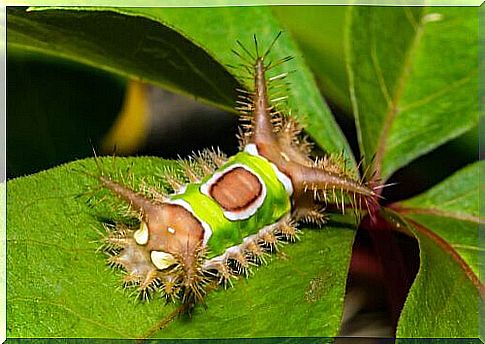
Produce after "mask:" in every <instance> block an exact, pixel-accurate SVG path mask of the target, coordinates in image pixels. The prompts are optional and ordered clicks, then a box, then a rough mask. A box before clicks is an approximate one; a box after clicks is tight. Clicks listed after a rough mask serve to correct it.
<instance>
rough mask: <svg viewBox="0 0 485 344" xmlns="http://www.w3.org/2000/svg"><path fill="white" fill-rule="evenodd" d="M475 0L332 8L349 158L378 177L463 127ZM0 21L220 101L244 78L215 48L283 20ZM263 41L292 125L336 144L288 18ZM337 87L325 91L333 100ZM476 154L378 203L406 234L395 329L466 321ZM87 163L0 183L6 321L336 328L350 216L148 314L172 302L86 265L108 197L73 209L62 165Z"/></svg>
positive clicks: (200, 12)
mask: <svg viewBox="0 0 485 344" xmlns="http://www.w3.org/2000/svg"><path fill="white" fill-rule="evenodd" d="M476 14H477V13H476V10H475V9H471V8H460V9H458V8H424V7H423V8H373V7H354V8H349V13H348V16H347V18H346V21H345V23H344V26H345V29H346V31H345V53H346V60H345V61H346V68H347V71H348V76H349V85H350V93H349V94H350V98H351V103H352V107H353V110H354V114H355V119H356V127H357V133H358V138H359V144H360V149H361V152H362V155H363V157H364V159H365V160H364V163H365V164H366V166H369V168H371V169H372V168H375V169H376V176H375V178H381V182H385V181H386V180H387V179H388V178H389V177H390V176H391V175H392V174H393V173H394V172H395V171H396V170H398V169H399V168H401V167H403V166H405V165H406V164H408V163H409V162H411V161H412V160H414V159H416V158H417V157H419V156H421V155H423V154H425V153H427V152H429V151H431V150H432V149H434V148H436V147H438V146H439V145H441V144H443V143H444V142H446V141H448V140H450V139H452V138H454V137H457V136H458V135H460V134H462V133H464V132H466V131H468V130H470V129H471V128H473V127H475V126H476V125H477V123H478V113H477V112H478V111H477V96H476V94H477V92H476V87H477V84H476V77H477V59H476V51H477V45H478V44H477V25H476V18H477V16H476ZM7 19H8V30H9V31H8V37H9V42H8V44H9V46H12V47H15V48H19V49H26V50H29V51H35V52H41V53H45V54H51V55H59V56H62V57H65V58H68V59H71V60H74V61H78V62H82V63H86V64H89V65H91V66H94V67H97V68H100V69H104V70H106V71H109V72H113V73H116V74H119V75H122V76H126V77H130V78H137V79H141V80H145V81H147V82H151V83H153V84H156V85H159V86H162V87H165V88H168V89H170V90H174V91H176V92H179V93H184V94H188V95H191V96H193V97H196V98H199V99H201V100H203V101H205V102H207V103H211V104H214V105H216V106H219V107H221V108H226V109H228V108H232V105H233V102H234V99H235V96H234V89H235V88H236V87H237V85H238V84H246V83H247V82H250V81H248V80H245V79H243V78H241V77H240V76H239V75H238V74H237V72H235V71H234V70H233V69H230V68H228V67H227V66H228V65H235V64H237V63H238V58H237V57H236V56H234V55H233V54H231V52H230V50H231V49H230V48H231V47H234V45H235V42H236V40H241V41H242V42H243V43H244V45H246V46H250V45H251V44H252V43H251V39H252V38H251V36H252V35H251V33H253V32H256V33H257V36H258V40H259V42H260V45H261V46H263V47H264V46H267V45H268V44H269V42H271V40H272V39H273V38H274V36H275V35H276V33H278V32H279V31H280V30H282V29H283V28H282V26H281V24H279V23H278V21H277V20H276V19H275V17H274V15H273V13H272V11H271V9H270V8H264V7H258V8H250V7H248V8H235V7H234V8H229V7H228V8H190V9H176V8H171V9H168V8H166V9H164V8H156V9H153V8H126V9H124V8H95V7H91V8H44V9H37V10H36V11H25V10H24V9H19V8H10V9H9V11H8V16H7ZM443 47H445V48H443ZM272 54H273V57H274V58H275V59H277V58H281V57H285V56H287V55H291V56H294V57H295V59H294V60H292V61H290V62H289V63H288V64H286V65H285V66H284V69H295V70H296V72H295V73H292V74H290V76H289V81H290V86H289V107H290V108H292V109H293V111H294V112H293V114H294V115H296V116H297V117H300V119H301V120H302V122H303V124H304V126H305V128H306V131H307V132H308V133H309V134H310V135H311V137H312V138H313V140H314V141H315V142H316V143H317V144H318V146H319V147H320V148H322V149H323V150H325V151H327V152H330V153H334V152H337V153H338V152H340V151H342V150H343V151H344V152H345V154H346V155H347V156H348V157H349V158H352V154H351V153H350V149H349V148H348V147H349V145H348V143H347V141H346V139H345V137H344V136H343V134H342V132H341V131H340V129H339V127H338V125H337V124H336V122H335V120H334V118H333V115H332V114H331V112H330V110H329V108H328V107H327V106H326V105H325V104H324V102H323V101H322V99H321V97H320V93H319V90H318V88H317V86H316V83H315V81H314V79H313V76H312V74H311V72H310V69H309V68H308V67H307V65H306V62H305V58H304V56H302V54H301V52H300V50H299V48H298V46H297V44H296V43H295V42H294V41H293V39H292V38H291V36H290V35H289V34H285V35H283V37H282V38H281V40H280V41H279V42H278V44H277V45H276V46H275V47H274V49H273V51H272ZM322 63H323V62H322ZM279 68H283V66H281V67H279ZM321 77H322V76H321V75H320V76H319V78H321ZM337 93H338V92H337ZM343 94H345V93H342V94H340V95H339V96H337V97H340V99H341V102H342V104H343V103H345V100H342V99H343V98H345V96H344V95H343ZM201 148H202V147H201ZM167 163H169V162H167V161H163V160H159V159H155V158H129V159H121V158H119V159H117V164H118V165H117V168H123V169H127V168H130V170H131V172H132V173H133V175H134V176H148V175H150V174H152V173H153V171H154V170H156V169H157V168H160V167H161V166H163V165H164V164H167ZM130 166H131V167H130ZM366 166H364V167H366ZM481 167H483V164H481V163H476V164H473V165H472V166H469V167H466V168H465V169H463V170H462V171H459V172H458V173H456V174H455V175H453V176H452V177H450V178H449V179H447V180H445V181H443V182H442V183H441V184H440V185H437V186H436V187H434V188H433V189H431V190H429V191H428V192H426V193H424V194H422V195H419V196H416V197H415V198H412V199H410V200H406V201H402V202H399V203H394V204H391V205H389V206H386V207H383V210H382V211H381V214H380V216H381V217H382V218H385V219H386V220H387V221H388V223H389V224H392V225H393V226H394V229H395V230H400V231H403V232H406V233H408V234H409V235H414V236H415V237H416V238H417V240H418V242H419V245H420V259H421V262H420V264H421V265H420V270H419V273H418V275H417V277H416V280H415V282H414V284H413V286H412V288H411V290H410V293H409V296H408V298H407V301H406V303H405V305H404V309H403V311H402V316H401V319H400V321H399V324H398V329H397V335H398V336H400V337H426V336H433V337H455V336H457V337H475V336H477V334H478V333H477V332H478V324H477V321H478V320H477V319H478V317H477V314H478V304H477V303H478V299H479V296H480V295H481V293H483V285H482V283H481V282H480V281H479V280H478V277H477V276H478V270H479V264H478V257H477V255H478V252H479V248H478V243H477V241H478V224H479V223H481V222H482V220H481V219H480V218H479V214H478V190H479V184H478V170H479V169H480V168H481ZM91 169H94V163H93V161H92V160H90V159H88V160H86V161H80V162H72V163H69V164H67V165H63V166H60V167H57V168H54V169H51V170H48V171H45V172H41V173H38V174H36V175H32V176H28V177H24V178H19V179H16V180H12V181H10V182H9V183H8V185H7V195H8V200H7V206H8V207H7V208H8V214H7V220H8V229H7V239H8V256H7V257H8V258H7V265H8V276H7V277H8V281H9V283H8V295H9V299H8V305H7V306H8V308H7V311H8V314H9V318H8V323H7V327H8V329H7V330H8V332H7V333H8V335H9V336H12V337H30V336H32V337H145V336H153V337H157V338H158V337H159V338H162V337H170V338H173V337H177V338H184V337H266V336H335V335H337V334H338V331H339V326H340V319H341V314H342V307H343V298H344V292H345V281H346V274H347V269H348V265H349V260H350V256H351V246H352V241H353V238H354V233H355V228H356V226H355V225H354V224H352V221H351V220H350V218H348V217H346V216H333V217H332V221H331V222H330V223H329V225H328V226H326V227H325V228H324V229H323V230H313V229H309V230H305V231H304V232H305V234H304V236H303V238H302V240H301V242H298V243H296V244H294V245H288V246H287V247H285V248H284V249H283V250H282V252H281V253H280V254H278V255H276V256H275V257H274V258H273V259H272V260H273V261H272V262H271V263H270V264H268V265H267V266H263V267H260V268H258V269H257V270H256V271H255V273H254V275H253V276H251V277H250V278H248V279H241V280H238V281H237V282H236V283H235V286H234V288H230V289H228V290H218V291H217V292H213V293H211V294H210V295H209V297H208V298H207V306H208V308H207V309H204V308H203V307H199V308H198V309H197V310H196V312H195V314H194V315H193V317H192V318H191V319H176V320H175V321H172V322H170V323H167V324H166V325H167V326H165V327H164V328H163V329H162V330H158V326H159V325H160V323H159V322H160V321H163V319H166V317H167V316H169V314H170V312H171V311H173V310H174V306H173V305H168V306H166V307H164V306H163V305H162V302H161V301H160V300H154V301H153V302H150V303H149V304H143V303H133V302H132V299H130V298H129V297H128V296H127V295H126V293H125V292H123V291H122V290H119V289H116V287H117V286H118V285H119V278H118V277H119V276H115V274H113V273H112V272H111V271H109V270H107V269H105V268H103V264H104V263H103V256H102V254H95V253H94V252H95V250H96V248H97V246H98V244H97V243H96V242H95V241H96V240H98V239H99V237H100V234H99V233H98V232H97V231H98V230H99V226H100V225H99V219H100V217H103V218H105V217H108V218H109V214H110V209H109V208H107V207H103V205H102V204H101V205H100V207H99V208H92V207H89V206H88V205H87V204H85V203H84V202H82V197H78V196H79V195H82V194H83V193H84V192H85V191H86V189H87V188H89V186H90V185H92V183H93V181H92V180H91V179H90V178H89V177H88V176H86V175H84V174H82V173H80V172H79V170H84V171H89V170H91Z"/></svg>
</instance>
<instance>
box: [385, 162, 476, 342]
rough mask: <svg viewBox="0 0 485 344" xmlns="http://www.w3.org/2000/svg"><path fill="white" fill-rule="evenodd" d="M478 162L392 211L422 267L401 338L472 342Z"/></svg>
mask: <svg viewBox="0 0 485 344" xmlns="http://www.w3.org/2000/svg"><path fill="white" fill-rule="evenodd" d="M484 167H485V164H484V163H483V162H477V163H475V164H472V165H470V166H467V167H465V168H463V169H462V170H460V171H458V172H457V173H455V174H454V175H452V176H451V177H449V178H448V179H446V180H444V181H443V182H442V183H440V184H438V185H436V186H435V187H433V188H431V189H430V190H428V191H427V192H425V193H423V194H421V195H419V196H416V197H414V198H412V199H410V200H407V201H404V202H401V203H399V204H396V205H393V206H392V207H393V208H394V209H396V210H398V211H399V212H400V213H401V214H402V215H404V217H405V221H406V222H407V226H408V228H409V229H410V230H411V231H412V232H413V233H414V234H415V235H416V237H417V239H418V241H419V246H420V252H421V254H420V259H421V265H420V270H419V272H418V275H417V277H416V280H415V282H414V284H413V286H412V288H411V290H410V292H409V295H408V298H407V300H406V303H405V305H404V309H403V312H402V314H401V318H400V320H399V325H398V329H397V334H398V336H399V337H476V336H477V335H478V304H479V301H480V295H482V296H483V295H484V291H485V288H484V286H483V283H482V282H481V281H480V280H479V277H478V276H479V271H480V269H483V266H481V265H480V264H479V262H480V261H479V259H478V257H479V253H480V252H481V251H482V250H483V249H482V248H480V246H479V230H480V229H479V224H480V223H483V220H482V219H480V217H479V212H478V204H479V203H478V199H479V190H480V189H481V188H483V186H481V185H480V183H479V171H480V170H482V171H483V168H484ZM482 191H483V190H482Z"/></svg>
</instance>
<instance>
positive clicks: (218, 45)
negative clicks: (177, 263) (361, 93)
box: [8, 7, 352, 160]
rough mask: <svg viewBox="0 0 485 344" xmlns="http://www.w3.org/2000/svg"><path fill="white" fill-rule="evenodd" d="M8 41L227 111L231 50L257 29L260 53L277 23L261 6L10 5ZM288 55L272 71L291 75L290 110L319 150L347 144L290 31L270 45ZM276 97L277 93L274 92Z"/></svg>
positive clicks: (234, 77)
mask: <svg viewBox="0 0 485 344" xmlns="http://www.w3.org/2000/svg"><path fill="white" fill-rule="evenodd" d="M8 28H9V44H14V45H17V46H21V47H23V48H25V49H33V50H37V51H41V52H44V53H49V54H57V55H60V56H64V57H66V58H69V59H73V60H75V61H79V62H83V63H88V64H90V65H93V66H96V67H98V68H102V69H105V70H108V71H112V72H114V73H118V74H121V75H124V76H127V77H130V78H138V79H141V80H144V81H147V82H150V83H154V84H156V85H159V86H161V87H164V88H168V89H170V90H173V91H177V92H179V93H184V94H188V95H192V96H194V97H196V98H198V99H201V100H203V101H206V102H209V103H212V104H214V105H217V106H220V107H222V108H225V109H233V108H234V106H235V104H236V103H235V101H236V94H235V89H236V88H237V87H238V84H244V85H248V86H249V85H251V84H252V81H251V80H250V79H245V78H241V77H240V75H241V70H237V69H236V70H230V72H231V73H229V72H228V70H227V68H228V65H232V66H238V65H239V64H240V63H241V59H240V58H239V57H237V56H236V55H235V54H233V53H232V52H231V50H232V49H234V48H237V44H236V41H237V40H240V41H241V42H242V43H243V44H244V46H245V47H247V49H248V50H249V51H250V52H254V51H255V48H254V43H253V35H254V34H256V35H257V38H258V41H259V46H260V49H261V51H263V50H265V49H266V48H267V47H269V46H270V44H271V42H272V40H273V39H274V37H275V36H276V35H277V34H278V32H280V31H282V30H283V29H282V27H281V26H280V24H279V23H278V22H277V21H276V19H275V18H274V16H273V14H272V12H271V11H270V9H268V8H264V7H220V8H146V7H131V8H99V7H81V8H73V7H66V8H52V7H50V8H37V11H30V12H25V11H23V10H19V9H12V10H11V11H10V12H9V15H8ZM286 56H293V57H294V59H293V60H292V61H289V62H287V63H284V64H283V65H281V66H278V67H276V68H274V73H275V74H274V75H277V74H279V73H281V72H288V71H292V70H294V71H295V72H294V73H290V75H289V76H288V81H289V83H290V85H289V88H288V91H287V92H284V94H282V96H286V95H287V96H289V100H288V107H289V108H290V109H292V113H293V114H294V115H296V116H297V117H300V119H301V120H302V122H303V123H302V124H303V125H304V127H305V128H306V131H307V132H308V133H309V134H310V135H311V136H312V138H313V139H314V140H315V141H316V142H317V143H318V144H319V145H320V147H321V148H323V149H325V150H327V151H329V152H334V153H340V152H342V151H343V152H344V153H345V154H346V155H347V157H348V158H349V159H350V160H352V156H351V153H350V149H349V147H348V144H347V142H346V140H345V137H344V136H343V134H342V132H341V130H340V128H339V127H338V125H337V124H336V122H335V120H334V118H333V116H332V114H331V112H330V110H329V109H328V107H327V106H326V104H325V103H324V101H323V99H322V97H321V95H320V93H319V91H318V88H317V86H316V84H315V80H314V79H313V77H312V75H311V73H310V71H309V69H308V67H307V66H306V64H305V62H304V60H303V57H302V56H301V52H300V50H299V49H298V47H297V46H296V44H295V43H294V42H293V41H292V39H291V37H290V36H289V35H283V36H282V37H281V38H280V39H279V40H278V42H277V44H275V46H274V47H273V48H272V50H271V56H270V58H271V59H272V60H274V61H277V60H278V59H280V58H284V57H286ZM275 98H276V96H275Z"/></svg>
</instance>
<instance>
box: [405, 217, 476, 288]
mask: <svg viewBox="0 0 485 344" xmlns="http://www.w3.org/2000/svg"><path fill="white" fill-rule="evenodd" d="M406 221H407V222H408V223H410V224H411V225H412V226H413V228H415V229H416V231H418V232H419V233H421V234H423V235H425V236H427V237H428V238H429V239H431V240H432V241H433V242H434V243H435V244H436V245H438V246H439V247H440V248H441V249H442V250H443V251H444V252H446V253H447V254H449V255H450V256H451V258H452V259H453V260H454V261H455V262H456V263H457V264H458V266H459V267H460V268H461V269H462V270H463V272H464V273H465V275H466V276H467V277H468V278H469V279H470V281H471V282H472V283H473V285H474V286H475V287H476V288H477V290H478V292H479V293H480V295H481V296H482V297H485V285H483V284H482V282H481V281H480V279H479V278H478V276H477V275H476V274H475V273H474V272H473V270H472V268H471V267H470V265H468V263H467V262H466V261H465V260H464V259H463V258H462V257H461V256H460V254H459V253H458V252H457V251H456V250H455V248H454V247H453V246H452V245H451V244H449V243H448V242H447V241H446V240H445V239H443V238H442V237H441V236H439V235H438V234H436V232H434V231H432V230H431V229H429V228H428V227H426V226H424V225H422V224H420V223H418V222H416V221H415V220H413V219H410V218H409V217H406Z"/></svg>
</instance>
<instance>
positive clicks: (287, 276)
mask: <svg viewBox="0 0 485 344" xmlns="http://www.w3.org/2000/svg"><path fill="white" fill-rule="evenodd" d="M169 163H170V162H167V161H163V160H160V159H156V158H129V159H128V158H127V159H123V158H117V159H116V161H115V164H116V168H117V169H119V170H120V171H126V170H127V169H131V173H132V174H133V175H134V176H135V181H138V182H139V181H140V180H139V178H141V177H142V176H153V173H154V171H157V170H158V169H160V168H162V167H163V166H165V165H166V164H169ZM106 165H108V164H106ZM80 171H95V166H94V162H93V160H92V159H87V160H82V161H78V162H73V163H69V164H66V165H63V166H60V167H57V168H54V169H51V170H47V171H45V172H41V173H38V174H35V175H32V176H29V177H24V178H19V179H15V180H12V181H9V182H8V184H7V193H8V199H7V202H8V203H7V209H8V213H7V221H8V228H7V240H8V251H7V273H8V275H7V278H8V284H7V288H8V290H7V292H8V295H9V298H8V303H7V313H8V315H9V316H8V322H7V335H8V336H9V337H91V338H94V337H115V338H138V337H145V336H154V337H157V338H216V337H218V338H220V337H268V336H329V337H331V336H335V335H336V334H337V333H338V330H339V326H340V318H341V314H342V307H343V298H344V293H345V282H346V278H347V269H348V264H349V259H350V252H351V246H352V241H353V237H354V230H353V229H352V228H355V227H354V226H355V225H354V224H352V223H351V222H349V221H348V219H346V218H343V217H338V218H336V219H335V220H336V222H333V223H330V224H329V225H328V226H327V227H325V228H324V229H322V230H305V231H304V235H302V240H301V241H299V242H297V243H295V244H289V245H285V246H284V247H283V248H282V249H281V252H280V253H278V254H277V255H275V256H273V257H272V258H271V259H270V260H271V261H270V262H269V264H268V265H267V266H261V267H259V268H256V269H255V270H254V274H253V275H252V276H251V277H249V278H248V279H244V278H240V279H239V280H237V281H235V283H234V288H229V289H227V290H223V289H220V290H217V291H214V292H212V293H210V294H209V295H208V297H207V300H206V301H207V306H208V308H207V309H204V308H203V307H198V308H197V309H196V310H195V312H194V314H193V316H192V318H190V319H188V318H176V319H175V320H174V321H172V322H169V323H168V324H167V326H166V327H165V328H164V329H162V330H160V331H157V326H158V324H159V323H160V322H161V321H162V320H163V319H165V318H166V317H167V316H169V314H170V313H171V312H173V311H174V309H175V306H174V305H164V304H163V302H162V301H161V299H160V297H156V298H155V299H154V300H153V301H151V302H149V303H141V302H137V301H135V300H134V297H132V296H131V297H130V295H129V293H128V292H125V291H123V290H122V288H120V286H121V275H120V273H115V272H114V271H113V270H112V269H109V268H107V267H106V262H105V256H104V254H102V253H101V252H96V250H97V248H98V247H99V242H97V241H99V240H100V238H101V237H102V233H101V232H103V231H104V230H103V227H102V225H101V219H108V220H109V219H112V218H113V217H115V213H114V210H113V209H112V208H111V205H110V204H111V202H108V201H106V202H101V203H98V204H97V205H96V206H95V207H93V206H88V204H86V202H85V196H82V194H83V193H85V192H87V191H88V190H90V189H92V188H93V185H94V184H93V183H95V181H94V179H93V178H91V177H88V176H86V175H85V174H84V173H82V172H80ZM137 178H138V179H137ZM309 262H311V264H310V263H309ZM288 310H291V311H290V312H289V311H288Z"/></svg>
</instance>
